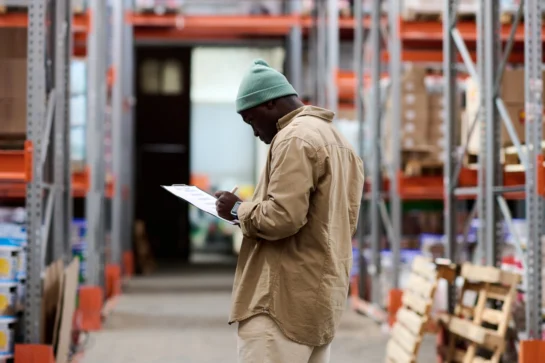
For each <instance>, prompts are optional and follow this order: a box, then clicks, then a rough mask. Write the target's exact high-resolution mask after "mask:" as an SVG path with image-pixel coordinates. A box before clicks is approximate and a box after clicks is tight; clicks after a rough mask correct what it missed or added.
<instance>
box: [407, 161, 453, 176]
mask: <svg viewBox="0 0 545 363" xmlns="http://www.w3.org/2000/svg"><path fill="white" fill-rule="evenodd" d="M443 169H444V166H443V163H442V162H439V161H434V160H417V159H412V160H409V161H407V163H406V165H405V169H404V172H405V175H406V176H438V175H443Z"/></svg>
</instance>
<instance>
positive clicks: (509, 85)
mask: <svg viewBox="0 0 545 363" xmlns="http://www.w3.org/2000/svg"><path fill="white" fill-rule="evenodd" d="M543 77H545V72H543ZM544 79H545V78H544ZM500 96H501V98H502V99H503V101H504V102H505V103H524V68H516V69H506V70H505V72H504V74H503V78H502V82H501V89H500ZM542 100H543V102H544V103H545V93H542Z"/></svg>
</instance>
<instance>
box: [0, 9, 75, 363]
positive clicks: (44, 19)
mask: <svg viewBox="0 0 545 363" xmlns="http://www.w3.org/2000/svg"><path fill="white" fill-rule="evenodd" d="M8 5H11V6H27V7H28V16H27V15H25V18H23V17H22V16H21V15H14V14H6V15H5V16H4V15H2V16H0V25H1V26H3V27H26V28H28V51H27V52H28V53H27V105H28V107H27V131H26V141H25V150H23V151H12V152H6V151H3V152H0V165H2V168H1V170H0V184H1V185H2V187H1V188H0V189H2V191H3V192H4V191H5V194H6V196H7V197H16V198H18V197H24V198H26V212H27V226H26V229H27V236H28V237H27V239H28V247H27V259H28V260H27V280H26V299H25V300H26V301H25V307H24V316H23V325H24V339H25V343H28V344H39V343H40V341H41V324H42V322H41V303H42V276H41V274H42V271H43V268H44V265H45V264H46V263H47V262H49V261H51V260H56V259H63V260H64V261H65V262H66V261H67V260H68V258H69V249H68V246H69V236H70V224H69V223H70V215H71V200H70V198H71V190H72V186H71V184H72V181H71V176H70V168H69V165H70V159H69V150H70V145H69V137H68V132H67V131H68V125H69V119H68V114H69V113H68V107H69V106H68V95H69V92H68V87H69V69H70V68H69V59H70V55H71V52H72V39H71V35H72V15H71V12H70V4H69V1H57V2H55V6H51V5H52V4H51V2H48V1H46V0H32V1H25V2H22V1H10V2H9V4H8ZM50 20H51V21H50ZM48 44H49V45H51V46H50V47H46V45H48ZM49 63H51V64H52V67H48V66H47V65H48V64H49ZM25 184H26V193H21V192H22V191H23V188H24V185H25ZM34 348H35V347H34V346H33V345H23V346H21V348H20V349H21V351H32V350H33V349H34ZM36 349H39V348H36ZM45 349H46V350H47V351H48V355H49V356H48V357H47V358H44V360H43V361H49V359H52V349H51V347H46V348H45Z"/></svg>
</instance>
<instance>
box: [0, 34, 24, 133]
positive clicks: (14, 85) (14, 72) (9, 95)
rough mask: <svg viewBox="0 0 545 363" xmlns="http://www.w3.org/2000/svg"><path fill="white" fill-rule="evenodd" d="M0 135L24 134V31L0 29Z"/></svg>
mask: <svg viewBox="0 0 545 363" xmlns="http://www.w3.org/2000/svg"><path fill="white" fill-rule="evenodd" d="M0 44H2V46H1V47H0V136H2V137H9V138H12V137H20V136H23V137H24V134H25V132H26V112H27V108H26V95H27V60H26V58H27V30H26V29H18V28H2V29H0Z"/></svg>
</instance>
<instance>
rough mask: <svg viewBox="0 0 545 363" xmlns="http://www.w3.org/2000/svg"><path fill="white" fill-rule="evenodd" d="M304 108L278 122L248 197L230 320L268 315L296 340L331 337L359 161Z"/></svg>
mask: <svg viewBox="0 0 545 363" xmlns="http://www.w3.org/2000/svg"><path fill="white" fill-rule="evenodd" d="M333 116H334V114H333V113H332V112H330V111H328V110H324V109H321V108H318V107H312V106H305V107H301V108H299V109H297V110H295V111H293V112H292V113H290V114H288V115H286V116H285V117H283V118H282V119H280V120H279V122H278V129H279V132H278V134H277V135H276V137H275V138H274V139H273V141H272V143H271V146H270V151H269V155H268V159H267V163H266V167H265V169H264V171H263V173H262V176H261V180H260V181H259V183H258V186H257V188H256V190H255V193H254V196H253V199H252V201H251V202H245V203H242V204H241V205H240V207H239V210H238V215H239V220H240V224H241V229H242V232H243V234H244V240H243V242H242V247H241V251H240V255H239V258H238V266H237V271H236V275H235V282H234V287H233V306H232V312H231V318H230V321H229V323H233V322H236V321H242V320H245V319H247V318H249V317H251V316H253V315H256V314H261V313H265V314H269V315H270V316H271V317H272V318H273V319H274V320H275V321H276V322H277V323H278V325H279V327H280V329H281V330H282V331H283V332H284V334H285V335H286V336H287V337H288V338H290V339H292V340H294V341H296V342H299V343H301V344H305V345H310V346H320V345H323V344H327V343H329V342H331V341H332V340H333V336H334V334H335V330H336V328H337V326H338V324H339V320H340V317H341V314H342V312H343V311H344V309H345V306H346V300H347V295H348V286H349V274H350V269H351V266H352V245H351V240H352V237H353V235H354V233H355V231H356V225H357V221H358V215H359V208H360V202H361V197H362V191H363V178H364V176H363V165H362V161H361V159H360V158H359V157H358V156H357V155H356V153H355V152H354V150H353V148H352V147H351V146H350V145H349V143H348V141H347V140H346V139H345V138H344V137H343V136H342V135H341V134H340V133H339V132H338V131H337V129H336V128H335V127H334V126H333V125H332V123H331V121H332V119H333Z"/></svg>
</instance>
